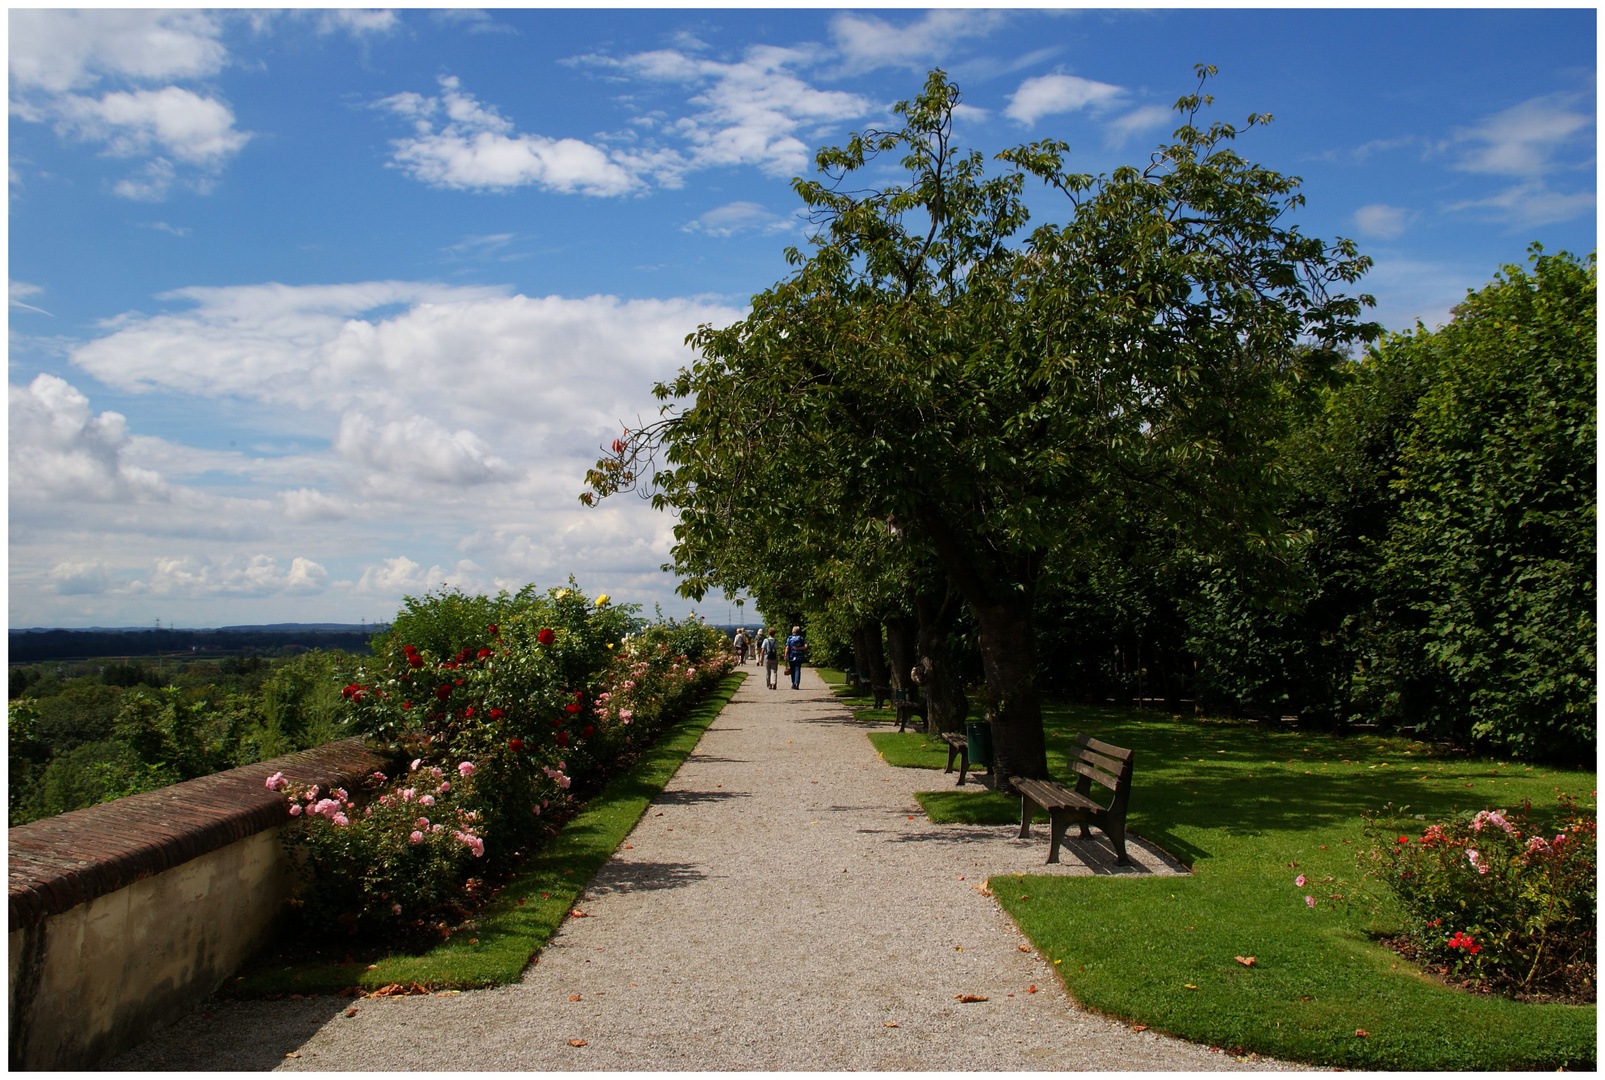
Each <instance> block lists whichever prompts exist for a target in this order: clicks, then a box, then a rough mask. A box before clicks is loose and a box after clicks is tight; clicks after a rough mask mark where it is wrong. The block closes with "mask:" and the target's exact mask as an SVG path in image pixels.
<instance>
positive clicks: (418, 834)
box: [407, 829, 424, 844]
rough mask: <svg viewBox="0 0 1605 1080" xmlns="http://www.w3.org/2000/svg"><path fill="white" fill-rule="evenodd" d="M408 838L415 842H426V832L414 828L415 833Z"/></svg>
mask: <svg viewBox="0 0 1605 1080" xmlns="http://www.w3.org/2000/svg"><path fill="white" fill-rule="evenodd" d="M407 839H409V840H411V841H412V842H413V843H415V844H421V843H423V842H424V834H423V833H421V832H418V831H417V830H416V829H415V830H413V834H412V835H411V836H409V837H408V838H407Z"/></svg>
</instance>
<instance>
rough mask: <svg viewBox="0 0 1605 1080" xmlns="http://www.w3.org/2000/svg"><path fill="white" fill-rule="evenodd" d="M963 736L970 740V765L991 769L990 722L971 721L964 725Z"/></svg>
mask: <svg viewBox="0 0 1605 1080" xmlns="http://www.w3.org/2000/svg"><path fill="white" fill-rule="evenodd" d="M964 735H965V737H966V738H967V739H969V740H970V765H971V767H974V766H976V765H985V766H986V767H987V768H988V769H991V768H992V721H990V720H980V721H971V722H970V723H968V724H965V725H964Z"/></svg>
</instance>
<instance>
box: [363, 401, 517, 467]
mask: <svg viewBox="0 0 1605 1080" xmlns="http://www.w3.org/2000/svg"><path fill="white" fill-rule="evenodd" d="M334 448H335V450H336V451H337V452H339V453H340V454H342V455H344V456H345V457H347V458H349V459H350V460H352V461H353V462H356V463H357V464H359V465H363V466H365V467H367V468H368V469H370V470H372V471H373V472H376V473H397V474H400V475H401V476H403V477H406V478H408V479H413V480H422V481H427V482H433V483H440V484H458V485H474V484H485V483H489V482H491V481H493V480H506V479H509V478H511V477H512V476H513V475H514V471H513V469H512V467H511V466H509V465H508V464H507V462H506V461H504V460H502V459H501V458H499V457H496V456H495V455H494V454H492V453H491V452H490V447H489V446H488V445H487V444H486V442H485V440H484V439H482V438H480V437H479V436H478V435H475V434H474V433H473V432H471V431H467V430H463V429H459V430H457V431H447V430H446V429H445V428H443V427H441V426H440V425H439V424H438V423H436V422H435V421H433V420H431V419H430V418H429V417H427V416H408V417H404V418H402V419H400V420H392V421H390V422H388V423H376V422H375V421H374V420H373V419H371V418H370V417H368V416H365V415H364V414H362V413H360V412H357V411H354V410H353V411H348V412H347V413H346V414H345V415H344V416H342V417H341V418H340V431H339V433H338V434H337V435H336V436H335V437H334Z"/></svg>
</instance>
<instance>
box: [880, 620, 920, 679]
mask: <svg viewBox="0 0 1605 1080" xmlns="http://www.w3.org/2000/svg"><path fill="white" fill-rule="evenodd" d="M919 632H920V623H919V620H918V619H913V618H910V617H909V616H907V615H899V616H897V617H896V618H892V619H887V620H886V654H887V658H888V660H889V661H890V663H891V671H890V673H889V675H890V679H891V687H892V689H893V690H902V691H903V692H904V693H907V692H908V690H909V672H911V671H912V670H913V669H914V665H915V663H916V662H918V660H919Z"/></svg>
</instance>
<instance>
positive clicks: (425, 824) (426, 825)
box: [412, 817, 429, 829]
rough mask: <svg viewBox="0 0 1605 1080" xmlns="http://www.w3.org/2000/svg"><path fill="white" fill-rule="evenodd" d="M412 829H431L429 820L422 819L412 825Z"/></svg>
mask: <svg viewBox="0 0 1605 1080" xmlns="http://www.w3.org/2000/svg"><path fill="white" fill-rule="evenodd" d="M412 827H413V828H415V829H427V828H429V819H428V818H426V817H421V818H419V819H418V820H417V821H415V822H413V823H412Z"/></svg>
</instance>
